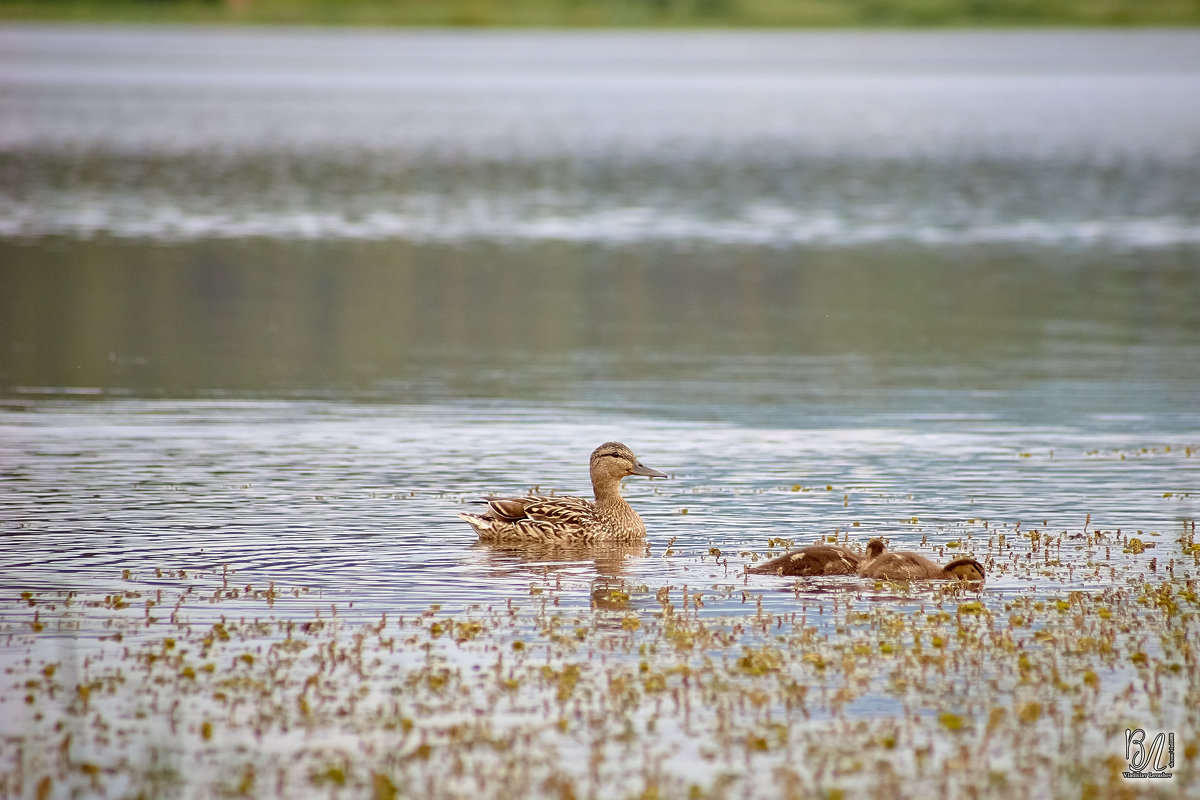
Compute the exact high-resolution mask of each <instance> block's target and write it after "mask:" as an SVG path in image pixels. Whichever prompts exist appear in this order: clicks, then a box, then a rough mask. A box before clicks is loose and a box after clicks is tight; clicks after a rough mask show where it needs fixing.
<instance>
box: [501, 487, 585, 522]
mask: <svg viewBox="0 0 1200 800" xmlns="http://www.w3.org/2000/svg"><path fill="white" fill-rule="evenodd" d="M483 499H484V500H485V501H486V502H487V505H488V511H487V513H486V514H485V515H484V516H490V517H492V518H494V519H500V520H505V521H507V522H517V521H518V520H532V521H535V522H550V523H563V524H579V523H581V522H583V521H584V520H587V519H591V517H592V515H593V514H594V510H593V506H592V504H591V503H590V502H588V501H587V500H584V499H583V498H582V497H567V496H562V497H546V496H544V495H536V494H530V495H525V496H524V497H485V498H483Z"/></svg>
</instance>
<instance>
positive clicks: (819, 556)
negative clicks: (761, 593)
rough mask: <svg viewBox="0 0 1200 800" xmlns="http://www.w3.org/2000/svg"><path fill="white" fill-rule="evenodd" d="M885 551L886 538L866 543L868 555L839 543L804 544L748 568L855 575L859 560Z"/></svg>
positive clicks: (777, 572)
mask: <svg viewBox="0 0 1200 800" xmlns="http://www.w3.org/2000/svg"><path fill="white" fill-rule="evenodd" d="M882 552H883V540H882V539H872V540H871V541H870V542H868V543H867V552H866V555H864V554H862V553H860V552H858V551H857V550H851V549H850V548H849V547H842V546H841V545H836V544H813V545H809V546H808V547H801V548H800V549H799V550H793V551H791V552H790V553H784V554H783V555H781V556H779V557H778V558H773V559H771V560H770V561H767V562H764V563H762V564H759V565H758V566H755V567H749V568H748V569H747V570H746V571H747V572H752V573H755V574H758V575H798V576H806V577H816V576H818V575H855V574H857V571H858V567H859V565H860V564H862V563H864V562H866V561H868V560H870V559H872V558H875V557H876V556H878V555H879V554H880V553H882Z"/></svg>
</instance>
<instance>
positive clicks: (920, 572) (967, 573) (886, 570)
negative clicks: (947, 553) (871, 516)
mask: <svg viewBox="0 0 1200 800" xmlns="http://www.w3.org/2000/svg"><path fill="white" fill-rule="evenodd" d="M872 550H874V552H875V555H874V556H873V557H870V558H866V559H864V560H863V561H862V563H860V564H859V565H858V575H859V576H860V577H863V578H882V579H884V580H889V581H914V580H925V579H930V580H938V579H940V580H959V581H982V580H983V575H984V573H983V565H982V564H980V563H979V562H978V561H976V560H975V559H973V558H957V559H955V560H953V561H951V562H950V563H949V564H946V565H945V566H944V567H941V566H938V565H937V564H935V563H933V562H932V561H930V560H929V559H928V558H926V557H925V556H923V555H921V554H920V553H910V552H895V551H889V552H884V544H883V540H881V539H872V540H871V541H870V543H868V544H867V552H868V553H870V552H871V551H872Z"/></svg>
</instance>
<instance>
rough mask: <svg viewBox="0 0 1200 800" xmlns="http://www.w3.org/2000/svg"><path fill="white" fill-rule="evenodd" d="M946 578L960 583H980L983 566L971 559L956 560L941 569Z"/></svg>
mask: <svg viewBox="0 0 1200 800" xmlns="http://www.w3.org/2000/svg"><path fill="white" fill-rule="evenodd" d="M942 569H943V570H944V571H945V573H946V577H948V578H957V579H958V580H960V581H982V580H983V564H980V563H979V562H978V561H976V560H975V559H973V558H958V559H955V560H954V561H951V562H950V563H949V564H947V565H946V566H944V567H942Z"/></svg>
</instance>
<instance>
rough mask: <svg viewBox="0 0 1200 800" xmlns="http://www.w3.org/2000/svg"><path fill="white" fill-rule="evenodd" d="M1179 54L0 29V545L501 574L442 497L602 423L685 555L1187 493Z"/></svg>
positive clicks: (1194, 253)
mask: <svg viewBox="0 0 1200 800" xmlns="http://www.w3.org/2000/svg"><path fill="white" fill-rule="evenodd" d="M1197 98H1200V35H1197V34H1194V33H1164V32H1148V33H1087V34H1076V33H1036V34H1032V33H1031V34H1022V33H1011V34H1009V33H1005V34H985V33H954V34H885V33H872V34H837V33H832V34H813V35H807V34H798V35H790V34H788V35H784V34H714V33H702V34H537V33H535V34H503V33H479V34H473V33H466V34H460V33H454V34H448V33H366V32H337V33H329V32H298V31H205V30H154V29H149V30H142V29H111V30H97V29H87V28H79V29H73V28H31V27H10V28H6V29H4V30H2V31H0V109H2V110H3V114H2V116H0V170H2V172H3V175H4V180H3V182H2V184H0V233H2V234H3V237H2V238H0V264H3V267H0V280H2V282H3V291H2V292H0V344H2V348H0V389H2V391H3V397H4V406H3V414H2V415H0V425H2V426H3V437H2V439H0V442H2V444H0V447H2V448H3V450H2V455H3V465H2V466H3V478H4V484H5V491H4V493H3V500H0V503H2V508H3V514H0V533H2V534H3V536H4V537H5V547H4V548H3V553H2V555H0V574H2V575H3V579H2V580H3V582H4V584H5V585H6V586H7V587H8V588H9V589H10V590H12V589H16V588H18V587H26V586H46V587H49V586H55V587H62V588H71V587H80V586H86V587H90V586H93V585H94V586H95V587H96V588H100V587H101V586H103V585H104V583H105V582H106V581H111V580H113V579H115V578H117V577H119V575H120V571H121V570H122V569H123V568H127V567H130V566H136V567H145V566H149V565H156V566H159V565H161V566H163V567H187V568H197V567H213V566H216V565H226V564H227V565H229V566H230V567H235V568H237V569H239V570H244V571H246V572H248V573H250V574H252V575H253V576H254V580H258V581H262V580H276V581H278V582H281V583H293V582H297V581H299V582H303V583H306V584H309V583H311V584H320V585H322V586H324V587H327V588H328V589H330V590H336V591H341V592H345V593H347V594H349V595H351V596H362V597H371V598H374V599H375V601H377V602H379V603H383V604H387V605H397V604H398V605H401V606H405V607H409V606H413V607H416V606H422V605H423V604H427V603H429V602H434V601H436V602H444V603H452V602H453V601H454V599H455V598H456V597H461V598H466V597H475V596H478V594H479V593H480V592H483V594H484V595H486V596H496V597H500V596H506V595H507V594H509V593H511V592H514V591H516V592H520V591H523V590H524V589H525V588H526V586H525V584H526V583H527V578H528V577H529V576H530V575H533V574H535V573H537V572H538V570H541V569H545V567H544V566H539V564H540V563H541V561H544V559H541V560H539V559H537V558H526V559H524V560H522V559H520V558H516V557H514V556H512V555H511V554H508V555H506V554H498V553H495V552H489V551H487V550H479V549H474V548H472V547H471V544H472V534H471V532H470V530H469V529H468V528H467V527H466V526H465V525H463V524H462V523H460V522H459V521H458V520H456V519H455V517H454V515H455V513H456V512H457V511H459V510H462V503H463V502H464V501H465V500H467V499H469V498H471V497H473V496H474V495H476V494H479V493H481V492H501V491H506V490H510V491H511V490H522V489H525V488H527V487H529V486H533V485H540V486H542V487H545V488H549V487H553V488H555V489H557V490H560V491H572V492H586V491H587V480H586V475H585V471H584V465H585V463H586V455H587V453H588V452H589V451H590V450H591V448H592V447H593V446H594V445H595V444H597V443H599V442H600V441H603V440H605V439H610V438H615V439H621V440H624V441H626V442H628V443H629V444H631V445H632V446H633V447H634V448H635V449H636V451H637V452H638V453H639V454H640V455H641V456H642V457H643V458H644V460H645V461H646V462H647V463H649V464H652V465H654V466H657V467H659V468H661V469H664V470H666V471H668V472H670V473H672V474H673V475H674V476H675V478H674V479H673V480H671V481H669V482H659V483H655V484H653V485H650V484H648V483H646V482H632V481H631V482H629V486H628V494H629V495H630V497H631V498H632V499H633V500H634V502H635V503H636V504H637V505H638V507H639V508H641V509H642V510H643V512H644V515H645V516H646V518H647V519H648V520H649V525H648V527H649V530H650V539H649V543H650V547H651V550H652V551H653V552H654V553H656V554H658V553H661V552H662V550H663V548H664V546H665V543H666V542H667V541H668V540H669V539H671V538H672V537H675V538H676V539H677V546H678V547H680V548H681V550H682V551H683V552H685V553H691V554H693V555H695V554H701V553H704V552H707V548H708V547H710V546H716V547H719V548H721V549H723V550H726V551H730V550H732V551H740V550H742V549H762V548H763V547H764V546H765V542H766V540H767V539H769V538H770V537H775V536H784V537H787V538H800V539H802V540H808V539H810V538H815V537H816V536H817V535H820V534H823V533H831V532H832V531H833V530H835V529H841V530H845V529H846V528H847V526H850V525H852V524H853V523H854V522H858V523H860V525H859V529H860V530H859V531H856V533H859V532H861V533H863V534H865V533H867V532H886V533H888V534H890V535H892V536H894V537H898V538H900V539H906V538H908V539H913V540H916V539H918V538H919V536H920V535H923V534H924V535H930V536H933V537H934V538H935V539H936V538H937V537H939V536H941V535H942V534H943V533H944V532H945V527H946V526H955V525H961V524H965V520H967V519H968V518H978V519H980V520H982V519H992V520H995V521H996V522H997V523H998V524H1009V525H1013V524H1015V523H1017V522H1021V521H1023V520H1029V519H1033V518H1042V519H1043V520H1044V521H1047V522H1048V524H1049V525H1050V526H1051V527H1058V528H1063V529H1066V528H1078V527H1080V526H1081V525H1082V521H1083V520H1084V518H1085V516H1086V515H1087V514H1089V513H1090V514H1092V515H1093V518H1094V519H1095V520H1096V523H1097V524H1098V525H1099V526H1104V527H1111V528H1117V527H1124V528H1135V529H1136V528H1163V529H1165V528H1170V527H1171V526H1172V525H1174V524H1177V523H1178V521H1179V520H1181V519H1189V518H1193V517H1194V516H1195V514H1196V500H1195V498H1194V497H1193V496H1192V494H1191V493H1192V492H1194V490H1196V489H1197V488H1198V481H1197V477H1198V475H1200V469H1198V468H1197V463H1198V462H1197V460H1196V459H1195V458H1192V457H1191V455H1190V454H1188V452H1187V450H1186V448H1187V447H1188V446H1191V447H1193V448H1194V447H1196V446H1197V445H1198V444H1200V403H1198V402H1197V400H1196V398H1197V397H1200V102H1198V101H1197ZM1167 447H1170V448H1171V449H1170V451H1169V452H1167V451H1165V450H1164V448H1167ZM1143 448H1150V449H1153V453H1152V454H1151V455H1144V454H1142V450H1143ZM1051 453H1053V456H1051ZM1123 453H1128V454H1130V458H1128V459H1126V460H1124V461H1122V460H1121V458H1120V455H1121V454H1123ZM1022 454H1025V455H1022ZM1029 454H1032V455H1029ZM826 485H829V486H833V487H834V490H832V491H827V492H825V493H823V494H822V493H817V494H809V493H797V492H792V491H791V488H792V487H793V486H820V487H825V486H826ZM1167 492H1170V493H1172V496H1171V497H1168V498H1164V497H1163V496H1162V495H1163V494H1164V493H1167ZM847 497H848V498H849V499H848V500H847ZM683 508H687V509H688V513H687V514H686V515H684V514H682V513H680V512H681V509H683ZM912 517H917V518H918V519H919V520H921V522H920V523H918V525H916V526H913V525H911V524H909V525H908V527H904V526H899V521H900V520H910V519H911V518H912ZM1050 520H1053V521H1050ZM1026 524H1028V523H1026ZM695 557H696V558H698V556H695ZM734 561H735V562H737V563H733V564H732V566H731V569H732V568H733V567H736V566H738V564H740V561H739V560H738V559H736V558H735V559H734ZM614 564H617V565H619V566H614ZM688 564H690V566H688V565H687V564H685V565H684V566H683V567H679V566H676V565H674V564H670V563H668V562H666V561H664V560H663V559H662V558H658V557H654V558H651V559H645V558H642V557H640V556H639V557H637V558H631V559H620V558H618V559H616V561H611V560H610V562H608V567H611V569H612V571H620V572H622V573H623V574H629V575H632V576H636V577H637V579H638V580H643V581H649V582H653V581H672V580H677V579H679V578H680V575H679V573H678V570H679V569H693V570H696V571H698V572H701V573H704V580H705V581H708V582H711V580H710V579H711V578H712V577H713V576H712V575H710V574H709V572H710V570H709V569H708V567H707V566H702V565H701V564H700V563H699V562H698V561H693V562H688ZM597 569H598V565H597V564H593V563H592V560H590V559H583V560H581V561H579V562H578V563H575V564H574V566H572V567H571V574H572V575H574V576H576V577H579V578H580V579H583V580H586V579H589V577H594V576H595V573H596V571H597ZM601 571H603V570H601ZM719 577H720V578H722V579H724V578H725V574H724V571H722V572H721V574H720V576H719ZM248 579H249V578H248Z"/></svg>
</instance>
